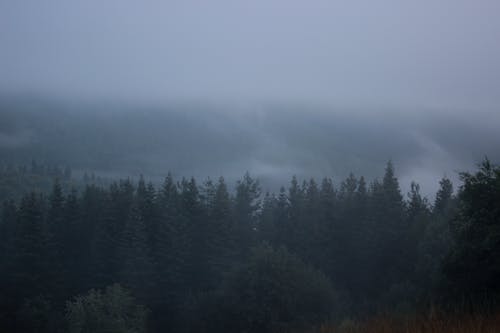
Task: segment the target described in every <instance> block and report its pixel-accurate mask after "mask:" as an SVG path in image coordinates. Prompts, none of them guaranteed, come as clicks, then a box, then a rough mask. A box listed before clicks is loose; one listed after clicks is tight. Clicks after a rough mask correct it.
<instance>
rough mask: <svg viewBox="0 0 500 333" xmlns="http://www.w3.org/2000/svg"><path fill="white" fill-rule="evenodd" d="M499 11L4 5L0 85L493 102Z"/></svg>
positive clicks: (278, 4) (366, 102)
mask: <svg viewBox="0 0 500 333" xmlns="http://www.w3.org/2000/svg"><path fill="white" fill-rule="evenodd" d="M499 10H500V5H499V4H498V2H497V1H493V0H492V1H490V0H482V1H462V0H460V1H452V0H445V1H439V2H436V1H419V2H408V1H390V0H383V1H377V2H371V1H322V0H321V1H318V0H316V1H307V2H305V1H284V0H275V1H271V2H269V1H262V0H258V1H252V2H244V1H221V0H215V1H210V2H206V1H147V2H146V3H144V2H142V1H129V0H127V1H115V0H113V1H105V2H102V1H70V2H68V1H54V0H49V1H43V2H41V1H21V2H19V1H17V2H6V1H4V2H2V4H0V22H1V23H0V25H1V26H0V45H1V48H2V56H1V58H0V71H1V72H2V75H1V77H0V86H1V87H2V90H5V91H10V92H12V91H14V92H18V91H30V92H36V93H47V94H52V95H58V96H61V97H68V96H71V97H86V98H96V97H101V98H107V99H113V98H123V99H128V100H143V101H150V100H152V99H154V100H158V101H166V100H171V99H176V100H177V99H183V100H192V99H196V100H207V99H208V100H215V101H217V102H221V101H223V102H225V101H235V102H242V101H243V102H248V101H255V100H258V101H262V100H272V101H279V102H301V101H302V102H304V101H305V102H313V103H322V104H330V105H331V104H333V105H335V106H339V105H340V106H346V105H347V106H354V107H364V108H373V107H374V106H382V107H387V106H397V107H404V108H408V107H417V110H418V111H417V112H423V111H421V110H420V108H421V107H438V108H459V109H462V110H463V109H465V110H466V112H472V111H477V110H478V109H491V108H494V109H496V108H497V106H498V102H499V99H500V94H499V87H500V64H499V61H498V59H500V46H499V45H500V44H499V43H498V40H499V37H500V23H498V19H497V16H498V15H497V13H498V11H499ZM405 112H406V110H405Z"/></svg>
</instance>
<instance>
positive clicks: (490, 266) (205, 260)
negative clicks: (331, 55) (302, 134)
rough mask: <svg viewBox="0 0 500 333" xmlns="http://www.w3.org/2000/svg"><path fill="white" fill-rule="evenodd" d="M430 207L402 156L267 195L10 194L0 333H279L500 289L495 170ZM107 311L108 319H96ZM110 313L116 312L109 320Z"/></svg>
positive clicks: (245, 191)
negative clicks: (404, 186) (379, 173)
mask: <svg viewBox="0 0 500 333" xmlns="http://www.w3.org/2000/svg"><path fill="white" fill-rule="evenodd" d="M462 182H463V184H462V185H461V186H460V188H459V190H458V191H457V193H456V194H454V190H453V184H452V183H451V181H450V180H449V179H447V178H443V179H442V180H441V181H440V183H439V185H440V187H439V190H438V192H437V193H436V196H435V199H434V200H433V201H432V202H429V201H428V199H427V198H425V197H423V196H422V195H421V193H420V188H419V185H418V184H416V183H412V184H411V188H410V191H409V193H408V194H407V195H403V194H402V193H401V189H400V186H399V182H398V179H397V178H396V176H395V171H394V167H393V165H392V163H391V162H389V163H388V164H387V166H386V169H385V173H384V175H383V177H382V178H381V179H379V180H374V181H372V182H371V183H367V181H366V180H365V179H364V178H363V177H356V176H354V175H353V174H351V175H349V177H347V178H346V179H345V180H343V181H342V182H340V184H338V185H335V184H334V182H333V181H332V180H331V179H330V178H324V179H323V180H321V181H320V182H319V183H318V182H316V180H314V179H310V180H308V181H303V182H299V181H298V179H297V178H295V177H294V178H293V179H292V180H291V182H290V184H289V186H288V187H287V188H285V187H282V188H281V189H280V191H279V192H278V193H276V194H274V193H261V187H260V185H259V182H258V180H256V179H254V178H252V177H251V176H250V175H249V174H248V173H247V174H245V175H244V176H243V177H242V178H241V180H239V181H238V182H237V184H236V187H235V188H234V190H231V189H228V185H227V184H226V182H225V181H224V178H222V177H221V178H219V179H218V180H217V181H213V180H210V179H208V180H207V181H205V182H203V184H198V183H197V181H196V180H195V179H194V178H190V179H187V178H183V179H181V180H179V181H177V180H175V179H174V178H173V177H172V175H170V174H169V175H168V176H167V177H166V178H165V181H164V182H163V184H162V185H161V186H160V187H155V186H154V185H153V184H152V183H147V182H146V181H145V180H144V178H142V177H141V178H140V179H139V181H138V182H137V183H134V182H132V181H130V180H120V181H118V182H115V183H113V184H111V185H110V186H108V187H104V186H98V185H94V184H87V185H86V186H85V187H84V188H83V189H82V190H78V191H77V190H76V189H73V190H66V189H64V188H63V186H62V185H61V182H60V181H57V180H56V181H55V182H54V184H53V188H52V190H51V192H50V193H49V194H48V195H45V194H42V193H37V192H32V193H29V194H26V195H24V196H23V197H22V198H21V199H20V200H19V201H17V202H16V201H15V200H6V201H5V203H4V204H3V209H2V218H1V224H0V247H1V255H0V261H1V262H0V330H1V331H6V332H30V331H31V332H58V331H62V332H66V331H68V330H69V331H70V332H146V331H151V332H163V331H177V332H195V331H196V332H220V331H233V332H272V331H279V330H287V329H292V328H293V329H297V328H301V327H307V326H308V325H314V324H317V323H319V322H321V321H322V320H326V319H329V320H335V319H336V318H341V317H355V316H365V315H368V314H372V313H376V312H380V311H411V310H415V309H419V308H422V307H426V306H429V304H442V305H446V304H454V303H455V302H457V300H464V299H467V300H470V301H471V302H473V301H477V300H485V299H488V301H491V302H493V303H494V302H495V300H496V299H497V294H498V291H500V288H499V286H500V284H499V283H498V281H500V280H499V279H498V278H499V277H500V273H499V272H500V270H499V268H500V259H499V258H500V256H498V253H500V228H499V226H500V168H499V167H497V166H494V165H492V164H491V163H490V162H489V161H488V160H485V161H484V162H483V163H482V164H481V165H480V167H479V169H478V170H477V171H476V173H474V174H471V173H464V174H462ZM96 309H98V310H96ZM106 316H107V317H106Z"/></svg>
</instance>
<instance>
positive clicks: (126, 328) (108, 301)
mask: <svg viewBox="0 0 500 333" xmlns="http://www.w3.org/2000/svg"><path fill="white" fill-rule="evenodd" d="M146 317H147V310H146V309H145V308H144V307H143V306H140V305H137V304H135V300H134V298H133V297H132V296H131V295H130V293H129V292H127V291H126V290H125V289H123V288H122V287H121V286H120V285H118V284H114V285H112V286H109V287H107V288H106V290H105V291H104V293H103V292H101V291H100V290H94V289H92V290H90V291H89V292H88V293H87V294H85V295H81V296H77V297H75V298H74V299H73V300H72V301H69V302H68V303H67V305H66V319H67V322H68V328H69V332H70V333H142V332H146Z"/></svg>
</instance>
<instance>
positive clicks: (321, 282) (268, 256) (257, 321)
mask: <svg viewBox="0 0 500 333" xmlns="http://www.w3.org/2000/svg"><path fill="white" fill-rule="evenodd" d="M336 304H337V297H336V294H335V292H334V291H333V289H332V286H331V283H330V281H329V280H328V279H327V278H326V276H325V275H324V274H323V273H321V272H320V271H317V270H315V269H313V268H311V267H310V266H308V265H306V264H304V263H303V262H302V261H301V260H299V259H298V258H297V257H296V256H294V255H292V254H290V253H289V252H288V251H287V250H286V249H284V248H281V249H279V250H274V249H273V248H271V247H270V246H268V245H262V246H259V247H257V248H255V249H253V251H252V255H251V257H250V260H249V261H248V263H247V264H245V265H243V266H242V267H240V268H239V269H237V270H236V271H235V272H233V273H232V274H231V275H230V276H229V278H228V279H227V281H226V283H224V284H223V286H221V288H220V289H219V290H217V291H216V292H213V293H209V294H207V295H205V296H203V297H201V298H200V299H199V303H198V316H199V318H198V319H199V320H198V321H197V322H198V326H197V327H195V328H194V330H196V331H209V332H221V331H226V332H259V333H265V332H270V331H280V330H290V329H296V328H301V327H306V326H308V325H311V324H314V323H318V322H320V321H322V320H325V319H326V318H328V317H329V316H330V315H331V314H332V312H333V311H334V309H335V305H336Z"/></svg>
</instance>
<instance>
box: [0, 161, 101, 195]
mask: <svg viewBox="0 0 500 333" xmlns="http://www.w3.org/2000/svg"><path fill="white" fill-rule="evenodd" d="M55 181H57V182H59V184H60V186H61V187H62V189H63V190H64V191H65V192H69V191H70V190H71V189H75V190H80V191H81V190H83V189H84V188H85V185H88V184H95V185H101V186H103V185H109V184H110V183H111V180H110V179H108V178H104V177H100V176H96V175H95V174H94V173H92V172H90V173H87V172H84V173H83V174H82V175H73V173H72V170H71V168H70V167H69V166H59V165H50V164H43V163H40V162H37V161H35V160H32V161H31V163H30V164H29V165H25V164H18V165H16V164H13V163H8V164H0V202H4V201H6V200H14V201H16V202H17V201H19V200H20V199H21V198H22V196H23V195H25V194H28V193H30V192H33V191H35V192H40V193H43V194H47V193H49V192H50V191H51V189H52V186H53V184H54V182H55Z"/></svg>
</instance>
